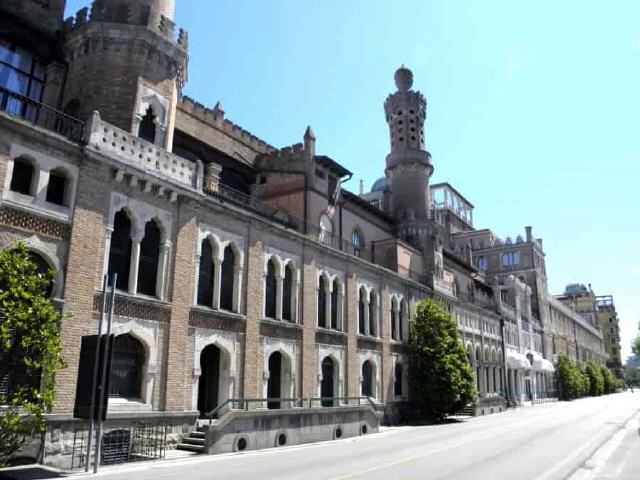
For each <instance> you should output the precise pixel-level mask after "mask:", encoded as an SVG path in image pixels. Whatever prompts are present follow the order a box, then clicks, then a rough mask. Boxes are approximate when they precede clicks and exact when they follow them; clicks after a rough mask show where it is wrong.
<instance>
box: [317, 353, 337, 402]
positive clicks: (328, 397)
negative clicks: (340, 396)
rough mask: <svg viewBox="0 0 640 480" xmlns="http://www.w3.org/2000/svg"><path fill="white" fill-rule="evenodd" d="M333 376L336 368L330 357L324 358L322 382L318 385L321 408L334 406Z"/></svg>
mask: <svg viewBox="0 0 640 480" xmlns="http://www.w3.org/2000/svg"><path fill="white" fill-rule="evenodd" d="M335 374H336V366H335V363H334V361H333V359H332V358H331V357H325V358H324V360H322V381H321V383H320V397H321V398H322V400H321V404H322V406H323V407H333V406H335V402H334V400H333V399H334V398H335V396H336V392H335V388H334V387H335Z"/></svg>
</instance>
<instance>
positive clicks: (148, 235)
mask: <svg viewBox="0 0 640 480" xmlns="http://www.w3.org/2000/svg"><path fill="white" fill-rule="evenodd" d="M159 258H160V229H159V228H158V224H157V223H156V222H155V221H154V220H150V221H148V222H147V223H146V225H145V226H144V238H143V239H142V242H140V266H139V268H138V293H142V294H144V295H155V294H156V284H157V279H158V260H159Z"/></svg>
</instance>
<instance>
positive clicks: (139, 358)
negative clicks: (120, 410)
mask: <svg viewBox="0 0 640 480" xmlns="http://www.w3.org/2000/svg"><path fill="white" fill-rule="evenodd" d="M145 357H146V355H145V351H144V347H143V346H142V344H141V343H140V342H139V341H138V340H137V339H136V338H134V337H133V336H131V335H129V334H125V335H118V336H117V337H116V338H115V339H114V341H113V354H112V357H111V358H112V359H111V375H110V377H109V395H111V396H114V397H124V398H132V399H140V398H141V397H142V376H143V375H142V369H143V368H144V364H145Z"/></svg>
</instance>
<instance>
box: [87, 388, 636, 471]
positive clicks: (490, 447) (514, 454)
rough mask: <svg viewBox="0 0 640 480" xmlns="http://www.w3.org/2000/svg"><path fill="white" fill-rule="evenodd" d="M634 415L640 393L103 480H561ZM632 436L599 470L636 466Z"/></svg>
mask: <svg viewBox="0 0 640 480" xmlns="http://www.w3.org/2000/svg"><path fill="white" fill-rule="evenodd" d="M639 412H640V393H638V392H636V393H635V394H631V393H621V394H616V395H609V396H606V397H599V398H587V399H582V400H577V401H573V402H568V403H565V402H561V403H550V404H545V405H536V406H533V407H523V408H519V409H517V410H515V411H509V412H506V413H501V414H495V415H490V416H486V417H478V418H474V419H471V420H467V421H464V422H461V423H455V424H446V425H439V426H424V427H399V428H390V429H386V430H384V431H383V432H381V433H379V434H372V435H368V436H364V437H358V438H351V439H344V440H339V441H333V442H326V443H321V444H315V445H305V446H292V447H285V448H281V449H272V450H263V451H260V452H247V453H241V454H231V455H218V456H198V457H191V458H188V459H183V460H175V461H165V462H158V463H155V464H151V463H147V464H145V465H144V466H143V465H137V466H134V465H132V466H126V467H118V468H115V469H113V470H106V469H105V470H103V472H102V473H100V474H99V478H105V479H114V480H115V479H126V480H134V479H135V480H164V479H167V480H168V479H184V480H204V479H220V478H232V479H237V480H241V479H250V480H256V479H260V480H268V479H279V480H282V479H304V480H312V479H335V480H337V479H345V480H346V479H365V478H366V479H385V480H387V479H395V478H401V479H428V480H438V479H446V480H485V479H486V480H502V479H505V480H506V479H510V480H511V479H518V480H529V479H530V480H552V479H565V478H567V477H568V476H570V475H571V474H572V473H573V472H574V471H576V470H577V469H579V468H580V467H583V466H584V465H585V462H586V461H587V460H588V459H589V458H590V457H591V456H592V455H593V454H594V452H596V450H597V449H598V448H599V447H600V446H601V445H603V444H605V443H606V442H607V441H608V440H609V439H610V438H612V437H613V436H614V434H616V433H617V432H619V434H620V436H621V437H622V433H623V432H621V429H622V428H623V427H624V426H625V424H627V425H628V424H629V423H628V422H629V421H630V420H632V419H633V421H635V419H636V418H640V416H638V415H640V414H639ZM632 433H634V434H635V437H634V436H633V435H632V436H631V437H630V438H629V439H626V434H625V435H624V436H625V441H623V442H622V443H621V445H620V446H619V447H617V448H616V450H615V452H614V454H613V455H611V456H610V457H608V458H607V459H606V460H607V463H606V465H604V467H606V468H607V469H609V470H612V469H617V468H619V465H617V463H616V460H615V458H616V455H618V456H620V457H621V458H622V457H624V456H625V455H626V457H629V458H634V459H638V458H640V450H637V449H638V448H639V443H638V442H637V440H638V439H637V435H638V432H637V430H636V431H634V432H632ZM634 441H635V442H636V443H633V442H634ZM623 450H624V451H623ZM629 466H630V465H629V464H627V466H626V468H627V469H628V468H629ZM620 471H621V470H620ZM638 473H640V472H638ZM601 474H603V475H607V476H603V477H600V478H616V477H615V476H609V475H613V474H615V472H614V471H610V472H609V473H607V472H604V471H602V472H601ZM93 478H96V477H93ZM584 478H588V477H584ZM633 478H640V476H638V477H633Z"/></svg>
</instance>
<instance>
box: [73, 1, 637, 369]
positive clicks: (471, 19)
mask: <svg viewBox="0 0 640 480" xmlns="http://www.w3.org/2000/svg"><path fill="white" fill-rule="evenodd" d="M89 3H90V2H89V1H87V0H84V1H80V0H71V1H69V2H68V11H69V12H75V11H76V10H77V9H78V8H80V7H82V6H85V5H87V4H89ZM176 3H177V12H176V21H177V23H178V24H180V25H181V26H183V27H184V28H185V29H187V30H188V31H189V35H190V46H191V50H190V55H191V63H190V68H189V83H188V85H187V87H186V89H185V94H187V95H189V96H191V97H193V98H195V99H197V100H198V101H200V102H202V103H204V104H205V105H208V106H213V105H214V104H215V102H216V101H218V100H220V101H221V102H222V104H223V106H224V108H225V110H226V115H227V118H229V119H231V120H233V121H234V122H236V123H238V124H240V125H241V126H243V127H244V128H246V129H247V130H249V131H251V132H253V133H254V134H255V135H257V136H259V137H261V138H263V139H265V140H266V141H268V142H269V143H271V144H272V145H275V146H278V147H281V146H285V145H291V144H293V143H296V142H299V141H301V140H302V135H303V132H304V129H305V128H306V126H307V125H311V126H312V128H313V130H314V131H315V133H316V136H317V139H318V140H317V146H318V150H319V152H320V153H322V154H326V155H329V156H331V157H332V158H334V159H335V160H336V161H338V162H340V163H342V164H344V165H345V166H346V167H347V168H349V169H350V170H352V171H353V172H355V175H354V179H353V180H352V182H351V184H350V185H348V186H349V188H350V189H351V190H353V191H357V188H358V183H357V182H358V180H360V179H363V180H364V183H365V185H366V186H367V188H369V187H370V186H371V184H372V183H373V181H374V180H375V179H376V178H377V177H379V176H381V175H382V174H383V171H384V159H385V156H386V154H387V152H388V149H389V144H388V132H387V126H386V124H385V121H384V114H383V110H382V102H383V101H384V99H385V97H386V96H387V94H388V93H389V92H391V91H393V89H394V85H393V73H394V71H395V70H396V68H397V67H398V66H399V65H400V64H401V63H404V64H405V65H407V66H408V67H409V68H411V69H412V70H413V72H414V78H415V81H414V88H417V89H419V90H421V91H422V92H423V93H424V94H425V95H426V97H427V102H428V113H427V125H426V129H425V131H426V137H427V148H428V150H429V151H430V152H431V154H432V157H433V163H434V165H435V173H434V177H433V180H434V181H449V182H451V183H452V184H453V185H454V186H456V188H457V189H459V190H460V191H461V192H462V193H463V194H464V195H465V196H466V197H467V198H468V199H469V200H470V201H471V202H472V203H473V204H474V205H475V206H476V210H475V212H474V214H475V218H474V219H475V226H476V227H480V228H482V227H488V228H491V229H492V230H493V231H494V232H496V233H497V234H499V235H501V236H506V235H511V236H515V235H517V234H518V233H521V234H522V235H524V226H525V225H533V227H534V234H535V235H537V236H539V237H542V238H543V239H544V248H545V251H546V255H547V257H546V258H547V271H548V275H549V281H550V288H551V290H552V292H554V293H559V292H561V291H562V290H563V289H564V286H565V285H566V284H567V283H570V282H575V281H577V282H581V283H585V284H586V283H591V284H592V285H593V289H594V290H595V291H596V293H597V294H600V295H603V294H612V295H614V299H615V302H616V306H617V309H618V312H619V316H620V317H621V319H622V327H623V329H622V344H623V352H624V353H623V355H624V357H626V355H627V354H628V353H629V344H630V340H631V338H632V337H633V336H634V334H635V332H636V331H637V326H638V322H639V321H640V281H639V279H640V261H639V253H638V252H640V215H639V211H640V142H639V140H640V129H639V122H638V115H639V113H640V97H639V95H638V90H639V88H640V28H638V18H640V2H638V1H637V0H618V1H616V2H603V1H589V0H571V1H569V0H566V1H562V2H559V1H557V0H556V1H553V0H543V1H537V2H512V1H507V0H504V1H497V0H495V1H492V0H469V1H462V0H460V1H457V0H446V1H445V0H438V1H435V0H434V1H425V0H407V1H402V0H398V1H393V2H389V1H387V0H358V1H355V0H352V1H349V0H309V1H305V2H300V1H299V0H269V1H259V0H253V1H250V0H217V1H211V0H177V1H176ZM624 357H623V360H624Z"/></svg>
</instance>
